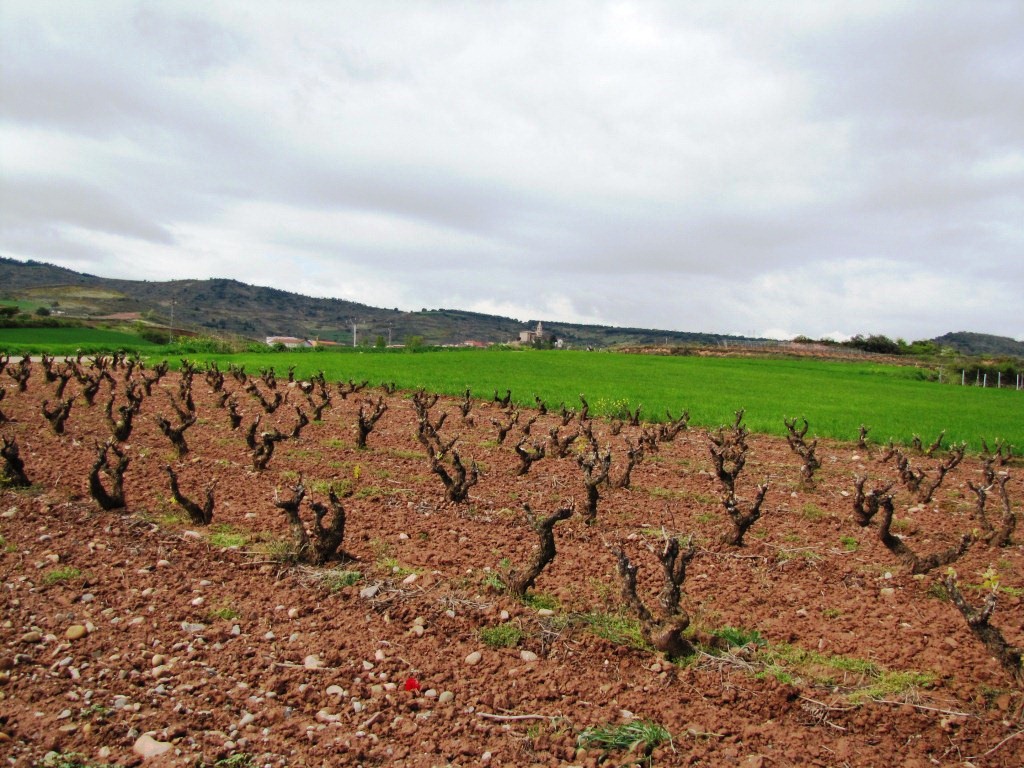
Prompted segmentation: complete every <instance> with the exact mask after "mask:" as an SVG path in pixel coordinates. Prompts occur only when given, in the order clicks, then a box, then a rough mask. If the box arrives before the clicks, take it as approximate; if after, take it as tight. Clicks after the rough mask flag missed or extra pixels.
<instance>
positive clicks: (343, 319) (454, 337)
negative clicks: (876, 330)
mask: <svg viewBox="0 0 1024 768" xmlns="http://www.w3.org/2000/svg"><path fill="white" fill-rule="evenodd" d="M0 286H3V287H2V288H0V300H4V299H6V300H9V301H10V300H14V301H22V302H36V303H38V304H39V305H40V306H53V305H57V307H58V308H59V309H60V310H61V311H62V312H64V313H65V314H66V315H68V316H71V317H82V318H84V319H98V318H101V317H104V316H110V315H119V316H122V317H124V316H132V315H138V317H139V318H140V320H142V321H143V322H148V323H152V324H156V325H166V326H175V327H179V328H180V327H184V328H187V329H189V330H192V331H194V332H199V333H210V334H236V335H239V336H244V337H248V338H254V339H259V340H263V339H265V338H266V337H268V336H297V337H300V338H309V339H321V340H324V341H333V342H337V343H345V344H351V343H353V340H355V341H356V342H365V341H367V340H368V341H369V342H370V343H371V344H373V343H380V342H383V343H389V344H402V343H409V342H410V341H416V342H421V343H424V344H438V345H440V344H462V343H466V342H470V341H475V342H481V343H485V344H495V343H497V344H501V343H508V342H510V341H513V340H515V339H518V338H519V334H520V332H521V331H524V330H531V329H533V328H535V327H536V324H537V320H536V319H533V320H530V321H528V322H526V323H524V322H521V321H520V320H517V319H515V318H511V317H504V316H501V315H490V314H486V313H482V312H472V311H469V310H458V309H426V308H424V309H421V310H420V311H418V312H406V311H403V310H399V309H398V308H394V309H386V308H381V307H374V306H371V305H368V304H363V303H360V302H356V301H351V300H348V299H338V298H318V297H312V296H304V295H303V294H299V293H294V292H291V291H285V290H281V289H278V288H271V287H267V286H258V285H252V284H249V283H244V282H242V281H239V280H235V279H233V278H205V279H182V280H167V281H148V280H126V279H121V278H108V277H100V276H98V275H92V274H89V273H86V272H76V271H74V270H72V269H68V268H67V267H61V266H57V265H54V264H48V263H45V262H40V261H20V260H17V259H11V258H8V257H3V256H0ZM542 322H543V325H544V329H545V331H547V332H548V333H549V334H552V335H553V336H554V337H555V338H557V339H560V340H562V341H563V342H564V343H565V344H567V345H569V346H574V347H609V346H622V345H630V346H668V347H671V346H680V345H729V344H739V345H753V346H757V345H761V344H765V345H767V344H774V343H775V342H773V341H771V340H769V339H759V338H754V337H747V336H732V335H728V334H719V333H698V332H688V331H669V330H661V329H651V328H632V327H618V326H608V325H597V324H581V323H564V322H559V321H557V320H543V321H542ZM353 326H355V328H354V330H353ZM929 341H933V342H935V343H937V344H939V345H940V346H942V347H947V348H952V349H954V350H956V351H957V352H960V353H962V354H970V355H997V356H998V355H1006V356H1014V357H1024V342H1020V341H1016V340H1015V339H1012V338H1009V337H1004V336H994V335H991V334H983V333H975V332H971V331H956V332H950V333H946V334H943V335H942V336H938V337H936V338H934V339H930V340H929Z"/></svg>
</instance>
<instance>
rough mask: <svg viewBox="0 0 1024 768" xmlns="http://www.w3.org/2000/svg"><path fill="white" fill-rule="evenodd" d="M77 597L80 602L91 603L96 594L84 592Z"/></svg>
mask: <svg viewBox="0 0 1024 768" xmlns="http://www.w3.org/2000/svg"><path fill="white" fill-rule="evenodd" d="M78 599H79V601H80V602H83V603H91V602H92V601H93V600H95V599H96V595H94V594H92V593H91V592H86V593H85V594H84V595H82V596H81V597H80V598H78Z"/></svg>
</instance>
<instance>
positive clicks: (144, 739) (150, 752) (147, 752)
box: [132, 733, 172, 759]
mask: <svg viewBox="0 0 1024 768" xmlns="http://www.w3.org/2000/svg"><path fill="white" fill-rule="evenodd" d="M171 747H172V744H171V743H170V742H169V741H157V740H156V739H154V738H153V737H152V736H150V735H149V734H148V733H144V734H142V735H141V736H139V738H137V739H136V740H135V744H133V745H132V752H134V753H135V754H137V755H140V756H141V757H142V758H143V759H147V758H150V757H156V756H158V755H162V754H164V753H166V752H169V751H170V750H171Z"/></svg>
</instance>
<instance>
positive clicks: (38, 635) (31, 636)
mask: <svg viewBox="0 0 1024 768" xmlns="http://www.w3.org/2000/svg"><path fill="white" fill-rule="evenodd" d="M42 639H43V634H42V632H36V631H35V630H32V631H31V632H26V633H25V634H24V635H22V636H21V642H23V643H38V642H39V641H40V640H42Z"/></svg>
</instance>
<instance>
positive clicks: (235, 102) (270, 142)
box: [0, 0, 1024, 340]
mask: <svg viewBox="0 0 1024 768" xmlns="http://www.w3.org/2000/svg"><path fill="white" fill-rule="evenodd" d="M0 255H3V256H7V257H12V258H17V259H35V260H37V261H45V262H49V263H53V264H59V265H61V266H65V267H69V268H71V269H75V270H78V271H83V272H88V273H91V274H96V275H102V276H104V277H117V278H126V279H146V280H170V279H188V278H207V277H227V278H234V279H237V280H242V281H245V282H249V283H255V284H259V285H270V286H274V287H278V288H281V289H284V290H290V291H296V292H299V293H304V294H307V295H311V296H330V297H338V298H343V299H349V300H354V301H359V302H363V303H365V304H370V305H373V306H380V307H389V308H390V307H397V308H400V309H404V310H418V309H421V308H432V309H433V308H449V309H465V310H474V311H479V312H487V313H494V314H500V315H506V316H510V317H515V318H518V319H520V320H523V321H527V320H534V321H535V320H545V321H565V322H583V323H599V324H603V325H614V326H626V327H646V328H659V329H670V330H680V331H694V332H714V333H731V334H742V335H752V336H768V337H774V338H791V337H793V336H796V335H798V334H801V335H806V336H810V337H812V338H820V337H825V336H830V337H834V338H844V337H848V336H850V335H853V334H858V333H860V334H865V335H868V334H875V333H878V334H885V335H888V336H890V337H892V338H904V339H907V340H913V339H925V338H932V337H935V336H938V335H941V334H943V333H946V332H949V331H960V330H966V331H976V332H981V333H993V334H998V335H1002V336H1010V337H1013V338H1016V339H1018V340H1024V2H1021V0H976V2H963V0H952V1H949V0H918V1H916V2H910V1H903V0H831V1H830V2H826V3H823V2H820V1H819V0H772V2H770V3H769V2H763V0H673V1H666V2H654V1H651V2H601V1H600V0H591V1H589V2H583V1H580V2H568V1H562V0H514V1H513V0H473V1H468V0H467V1H466V2H458V1H457V0H446V1H445V2H432V1H431V0H416V1H415V2H414V1H413V0H405V1H403V2H391V1H389V0H374V1H373V2H365V0H360V1H359V2H347V1H346V0H324V1H320V0H304V1H303V2H295V1H294V0H288V1H286V2H276V1H275V0H258V2H255V1H254V0H237V1H236V0H218V2H216V3H210V2H207V1H206V0H203V2H178V1H176V0H160V1H159V2H113V1H110V0H90V2H73V1H72V0H64V1H63V2H50V1H48V0H2V2H0Z"/></svg>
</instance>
